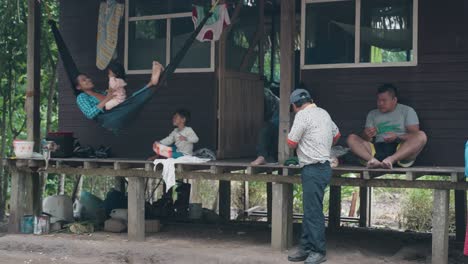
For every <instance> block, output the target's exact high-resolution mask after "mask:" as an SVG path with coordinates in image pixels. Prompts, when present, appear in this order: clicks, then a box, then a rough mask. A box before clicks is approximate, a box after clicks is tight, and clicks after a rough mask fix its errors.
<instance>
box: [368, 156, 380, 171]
mask: <svg viewBox="0 0 468 264" xmlns="http://www.w3.org/2000/svg"><path fill="white" fill-rule="evenodd" d="M380 167H382V162H380V161H379V160H377V159H375V158H373V159H371V160H369V161H368V162H367V168H369V169H376V168H380Z"/></svg>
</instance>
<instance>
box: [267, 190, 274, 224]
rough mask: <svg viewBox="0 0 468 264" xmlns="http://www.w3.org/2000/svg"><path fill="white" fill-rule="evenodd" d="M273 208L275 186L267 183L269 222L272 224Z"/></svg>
mask: <svg viewBox="0 0 468 264" xmlns="http://www.w3.org/2000/svg"><path fill="white" fill-rule="evenodd" d="M272 208H273V186H272V183H271V182H267V221H268V223H270V224H271V217H272Z"/></svg>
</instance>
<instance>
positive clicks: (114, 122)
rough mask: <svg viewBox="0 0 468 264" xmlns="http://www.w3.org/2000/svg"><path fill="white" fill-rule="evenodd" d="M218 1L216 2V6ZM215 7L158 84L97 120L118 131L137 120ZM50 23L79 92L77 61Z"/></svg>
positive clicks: (50, 22) (180, 59) (180, 60)
mask: <svg viewBox="0 0 468 264" xmlns="http://www.w3.org/2000/svg"><path fill="white" fill-rule="evenodd" d="M217 3H218V1H217V2H216V3H215V4H214V7H216V5H217ZM213 10H214V8H212V9H211V10H210V11H209V13H208V14H207V15H206V16H205V18H204V19H203V20H202V21H201V22H200V24H199V26H198V27H197V29H196V30H195V31H194V32H193V33H192V35H190V37H189V38H188V39H187V40H186V41H185V43H184V45H183V46H182V48H181V49H180V50H179V52H177V54H176V56H175V57H174V58H173V59H172V60H171V63H170V64H169V65H167V67H166V69H165V70H164V71H163V72H162V73H161V76H160V77H159V82H158V84H157V85H156V86H152V87H145V88H143V89H140V90H138V91H137V92H135V93H133V95H132V96H131V97H129V98H127V100H125V101H124V102H123V103H121V104H119V105H118V106H116V107H114V108H112V110H109V111H105V112H104V113H102V114H99V115H98V116H97V117H96V118H95V120H96V121H97V122H98V123H99V124H100V125H101V126H102V127H104V128H106V129H109V130H111V131H113V132H114V133H118V132H119V131H120V130H121V129H122V128H124V127H125V126H127V125H128V124H129V123H130V122H131V121H133V120H135V117H136V115H137V114H138V113H139V112H140V111H141V110H142V108H143V106H144V104H145V103H146V102H148V101H149V100H150V99H151V97H152V95H153V94H154V92H155V91H156V90H158V89H159V88H160V87H161V86H162V85H165V83H166V81H167V79H168V78H169V77H170V76H171V75H172V74H173V73H174V72H175V70H176V68H177V67H178V66H179V64H180V63H181V62H182V60H183V58H184V56H185V54H186V53H187V52H188V50H189V49H190V47H191V46H192V44H193V42H194V41H195V38H196V36H197V35H198V33H200V31H201V29H202V27H203V26H204V25H205V23H206V21H207V20H208V19H209V18H210V17H211V15H212V14H213ZM49 24H50V26H51V29H52V33H53V35H54V38H55V42H56V44H57V49H58V51H59V54H60V58H61V59H62V63H63V67H64V68H65V71H66V72H67V75H68V78H69V79H70V82H71V88H72V90H73V91H74V93H75V95H78V94H79V91H77V90H76V87H75V80H76V78H77V77H78V75H80V72H79V71H78V68H77V67H76V64H75V62H74V61H73V58H72V56H71V55H70V51H69V50H68V47H67V45H66V44H65V42H64V41H63V38H62V36H61V34H60V32H59V30H58V28H57V24H56V23H55V21H53V20H49Z"/></svg>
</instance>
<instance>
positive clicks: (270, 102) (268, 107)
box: [250, 88, 279, 166]
mask: <svg viewBox="0 0 468 264" xmlns="http://www.w3.org/2000/svg"><path fill="white" fill-rule="evenodd" d="M264 94H265V97H264V104H263V111H264V115H263V117H264V119H265V120H264V121H265V122H264V124H263V127H262V130H261V131H260V135H259V139H258V144H257V159H256V160H254V161H252V162H251V163H250V164H251V165H254V166H256V165H262V164H266V163H267V162H276V161H277V159H278V132H279V98H278V97H277V96H276V95H275V94H273V92H272V91H271V90H270V89H267V88H264Z"/></svg>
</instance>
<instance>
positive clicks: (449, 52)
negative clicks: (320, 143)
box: [301, 0, 468, 166]
mask: <svg viewBox="0 0 468 264" xmlns="http://www.w3.org/2000/svg"><path fill="white" fill-rule="evenodd" d="M466 25H468V1H464V0H453V1H450V3H448V2H447V3H446V2H443V1H440V0H420V1H419V47H418V49H419V51H418V56H419V60H418V66H416V67H398V68H364V69H363V68H360V69H328V70H303V71H302V72H301V75H302V80H303V81H304V82H305V84H306V85H307V88H308V89H309V90H311V92H312V94H313V95H314V97H315V99H316V101H317V102H318V103H319V105H320V106H322V107H324V108H325V109H327V110H328V111H329V112H330V114H331V116H332V117H333V119H334V120H335V121H336V123H337V124H338V126H339V127H340V129H341V131H342V133H343V135H344V136H346V135H348V134H349V133H352V132H357V131H359V130H361V129H362V127H363V126H364V122H365V118H366V114H367V112H368V111H369V110H371V109H373V108H375V106H376V101H375V93H376V88H377V87H378V86H379V85H380V84H382V83H387V82H391V83H394V84H395V85H396V86H397V87H398V88H399V91H400V99H401V100H400V101H401V102H402V103H405V104H408V105H410V106H412V107H414V108H415V110H416V112H417V113H418V115H419V118H420V122H421V128H422V129H423V130H424V131H425V132H426V133H427V135H428V137H429V142H428V145H427V147H426V148H425V149H424V151H423V153H422V155H421V157H420V159H419V161H418V163H419V164H424V165H458V166H463V164H464V161H463V155H464V152H463V150H464V145H465V141H466V139H467V136H468V30H467V28H466Z"/></svg>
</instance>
